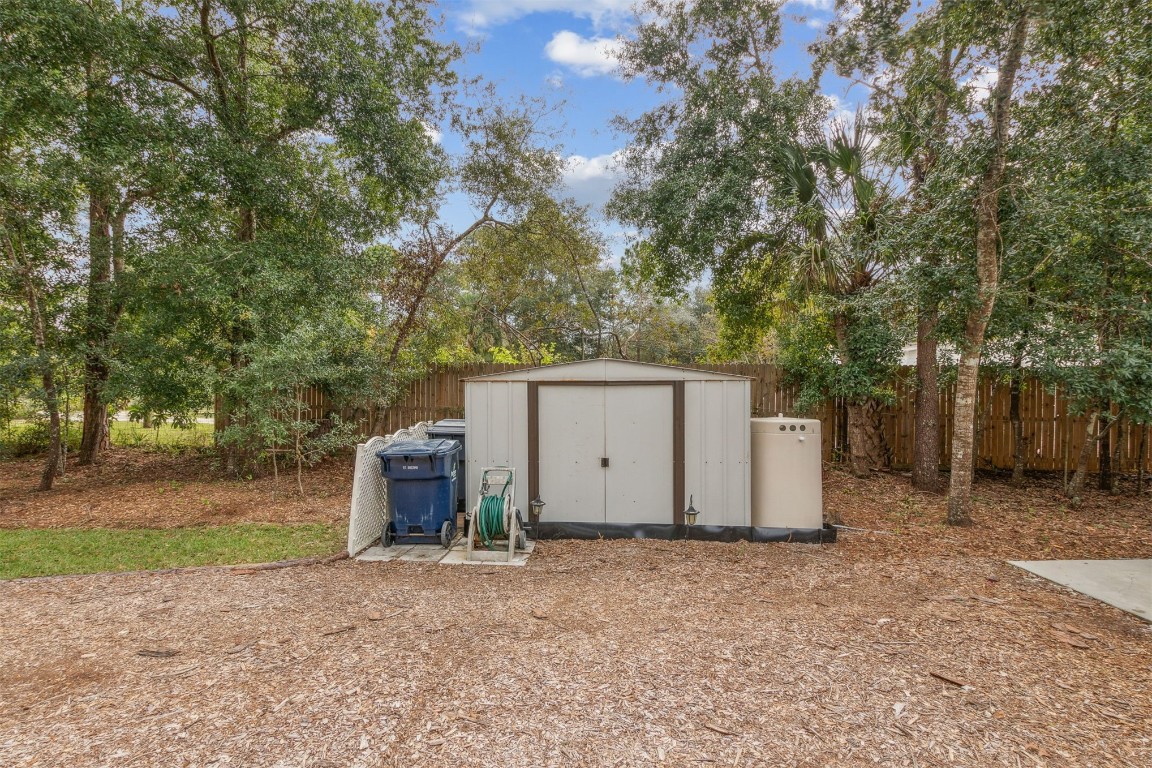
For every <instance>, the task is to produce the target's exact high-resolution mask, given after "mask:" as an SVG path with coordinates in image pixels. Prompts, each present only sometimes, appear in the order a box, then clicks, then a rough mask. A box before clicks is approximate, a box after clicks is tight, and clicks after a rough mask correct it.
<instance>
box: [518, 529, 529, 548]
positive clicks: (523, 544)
mask: <svg viewBox="0 0 1152 768" xmlns="http://www.w3.org/2000/svg"><path fill="white" fill-rule="evenodd" d="M516 548H517V549H528V534H526V533H525V532H524V531H522V530H521V531H517V532H516Z"/></svg>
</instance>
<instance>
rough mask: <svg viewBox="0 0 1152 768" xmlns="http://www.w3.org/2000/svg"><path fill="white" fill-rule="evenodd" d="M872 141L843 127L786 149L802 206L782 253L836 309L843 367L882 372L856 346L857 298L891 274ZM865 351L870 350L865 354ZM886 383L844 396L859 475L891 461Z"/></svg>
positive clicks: (786, 166) (802, 281)
mask: <svg viewBox="0 0 1152 768" xmlns="http://www.w3.org/2000/svg"><path fill="white" fill-rule="evenodd" d="M868 160H869V140H868V136H867V134H866V132H865V130H864V121H863V120H862V119H860V116H857V119H856V120H855V121H854V122H853V124H852V126H851V127H849V126H848V125H846V124H845V123H844V122H840V123H838V124H836V125H835V126H834V127H833V129H832V130H831V131H830V135H829V136H828V138H827V140H826V141H825V142H824V143H822V144H819V145H816V146H815V147H811V148H807V149H805V148H804V147H802V146H800V145H798V144H794V145H791V146H786V147H784V148H782V149H781V150H780V153H779V166H780V169H781V171H782V173H783V177H784V179H785V191H786V193H787V194H788V195H790V196H791V197H792V198H793V199H794V202H795V204H796V215H795V217H794V220H793V225H792V227H791V230H792V236H791V237H789V238H787V240H786V241H785V242H786V243H787V244H786V245H784V246H783V247H782V248H779V250H778V253H777V254H776V257H777V259H778V260H779V262H780V265H781V266H782V267H783V268H784V269H785V270H787V272H788V273H790V277H789V279H788V281H787V282H788V283H791V285H792V287H793V288H798V289H799V292H800V293H801V294H803V295H805V296H806V297H807V298H809V299H811V298H812V297H814V296H817V295H820V296H822V297H824V298H826V299H828V301H827V304H828V305H829V306H830V307H831V310H830V314H831V325H832V329H833V332H834V337H835V355H836V357H837V359H838V362H839V364H840V367H841V369H844V370H847V369H848V367H849V366H850V365H852V364H854V363H861V362H867V363H871V364H873V365H874V368H875V369H877V370H883V369H885V368H886V367H888V365H889V364H890V362H891V361H884V360H877V361H861V360H860V359H859V358H860V355H861V354H862V351H861V350H859V349H858V348H857V346H858V345H856V344H854V343H853V337H854V334H853V331H854V330H855V328H854V323H858V322H859V317H858V313H857V311H856V309H855V304H854V301H853V300H854V299H856V298H858V297H860V296H861V295H862V294H864V293H865V292H866V291H868V290H869V289H870V288H872V287H873V286H874V285H875V284H876V282H877V281H878V280H880V279H882V278H883V276H884V275H885V274H886V270H887V264H886V263H885V260H884V258H883V256H882V254H881V252H880V249H879V247H878V244H879V237H878V235H879V228H880V223H881V221H882V217H883V213H884V211H885V208H886V206H887V205H888V203H889V201H890V199H891V195H890V190H889V189H888V187H887V185H886V184H883V183H881V182H880V181H879V180H878V179H876V178H875V177H874V176H872V175H871V174H870V171H871V169H870V168H869V163H868ZM864 354H866V353H864ZM886 384H887V376H884V377H883V378H880V379H872V380H864V381H853V382H847V383H846V385H845V386H844V387H842V388H841V391H840V392H839V393H838V394H840V395H841V396H843V397H844V399H845V402H846V404H847V410H848V443H849V466H850V467H851V470H852V472H853V473H854V474H856V475H857V476H864V475H866V474H868V473H869V472H870V471H871V470H873V469H877V468H881V467H884V466H886V465H887V464H888V463H889V456H888V447H887V442H886V440H885V437H884V430H883V423H882V421H881V416H882V409H883V401H882V400H881V399H880V397H878V396H877V395H878V389H879V388H880V387H883V386H885V385H886Z"/></svg>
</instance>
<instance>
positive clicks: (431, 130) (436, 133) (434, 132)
mask: <svg viewBox="0 0 1152 768" xmlns="http://www.w3.org/2000/svg"><path fill="white" fill-rule="evenodd" d="M421 125H422V126H423V127H424V135H425V136H427V137H428V138H429V139H431V140H432V143H433V144H439V143H440V141H441V140H442V139H443V138H444V132H443V131H441V130H440V129H439V128H437V127H436V126H434V125H432V124H431V123H424V122H421Z"/></svg>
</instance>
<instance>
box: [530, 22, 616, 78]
mask: <svg viewBox="0 0 1152 768" xmlns="http://www.w3.org/2000/svg"><path fill="white" fill-rule="evenodd" d="M622 45H623V42H621V41H620V40H616V39H613V38H610V37H581V36H580V35H578V34H576V33H575V32H570V31H569V30H567V29H562V30H560V31H559V32H557V33H556V34H554V35H553V36H552V39H551V40H549V41H548V44H547V45H546V46H544V55H545V56H547V57H548V58H549V59H550V60H552V61H554V62H556V63H557V64H562V65H564V66H566V67H568V68H569V69H571V70H572V71H573V72H575V73H576V74H578V75H580V76H581V77H593V76H594V75H608V74H611V73H612V72H614V71H615V70H616V68H617V67H618V66H619V62H618V60H617V57H618V56H619V55H620V47H621V46H622Z"/></svg>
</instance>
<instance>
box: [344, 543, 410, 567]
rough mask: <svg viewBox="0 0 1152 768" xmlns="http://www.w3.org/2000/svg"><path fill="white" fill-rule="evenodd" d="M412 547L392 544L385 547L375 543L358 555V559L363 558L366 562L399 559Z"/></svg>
mask: <svg viewBox="0 0 1152 768" xmlns="http://www.w3.org/2000/svg"><path fill="white" fill-rule="evenodd" d="M410 549H412V546H411V545H408V546H392V547H388V548H387V549H385V548H384V547H382V546H380V545H379V544H374V545H372V546H371V547H368V549H366V550H364V551H363V552H361V553H360V554H358V555H356V559H357V560H362V561H364V562H366V563H383V562H387V561H389V560H395V559H397V558H398V557H400V555H403V554H404V553H406V552H407V551H408V550H410Z"/></svg>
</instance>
